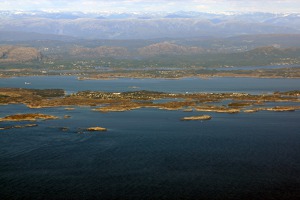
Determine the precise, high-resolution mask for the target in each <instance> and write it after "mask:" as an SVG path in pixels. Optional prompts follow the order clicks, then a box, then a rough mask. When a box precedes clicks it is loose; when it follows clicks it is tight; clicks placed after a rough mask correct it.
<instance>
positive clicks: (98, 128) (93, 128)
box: [86, 126, 107, 131]
mask: <svg viewBox="0 0 300 200" xmlns="http://www.w3.org/2000/svg"><path fill="white" fill-rule="evenodd" d="M86 130H87V131H107V128H103V127H100V126H97V127H90V128H87V129H86Z"/></svg>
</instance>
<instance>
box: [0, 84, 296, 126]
mask: <svg viewBox="0 0 300 200" xmlns="http://www.w3.org/2000/svg"><path fill="white" fill-rule="evenodd" d="M299 97H300V91H288V92H274V93H269V94H247V93H188V94H187V93H165V92H156V91H145V90H141V91H130V92H100V91H79V92H76V93H73V94H68V95H66V94H65V92H64V90H61V89H47V90H37V89H22V88H0V105H1V104H2V105H8V104H24V105H26V106H27V107H29V108H46V107H61V106H65V107H66V108H67V109H69V108H73V107H74V106H91V107H92V109H93V110H94V111H99V112H124V111H130V110H135V109H141V108H157V109H163V110H171V111H172V110H181V111H190V112H195V111H196V112H216V113H230V114H231V113H239V112H245V113H251V112H257V111H274V112H279V111H294V110H299V109H300V99H299ZM159 100H162V101H159ZM223 102H224V103H223ZM225 102H226V103H225ZM283 102H284V103H285V105H284V106H282V103H283ZM269 103H272V104H270V105H272V106H270V105H268V104H269ZM72 106H73V107H72ZM69 117H70V116H68V115H65V116H64V118H69ZM37 119H56V117H55V116H49V115H43V114H37V113H35V114H19V115H13V116H7V117H4V118H1V119H0V121H18V120H37Z"/></svg>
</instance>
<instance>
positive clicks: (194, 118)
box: [181, 115, 212, 121]
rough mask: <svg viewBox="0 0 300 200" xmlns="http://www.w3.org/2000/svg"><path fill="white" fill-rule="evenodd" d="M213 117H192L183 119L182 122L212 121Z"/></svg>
mask: <svg viewBox="0 0 300 200" xmlns="http://www.w3.org/2000/svg"><path fill="white" fill-rule="evenodd" d="M211 118H212V117H211V116H209V115H200V116H191V117H183V118H182V119H181V120H182V121H191V120H210V119H211Z"/></svg>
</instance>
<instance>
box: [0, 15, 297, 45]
mask: <svg viewBox="0 0 300 200" xmlns="http://www.w3.org/2000/svg"><path fill="white" fill-rule="evenodd" d="M0 31H13V32H35V33H41V34H57V35H68V36H73V37H79V38H93V39H94V38H96V39H151V38H194V37H201V36H213V37H229V36H236V35H247V34H298V33H300V15H299V14H274V13H202V12H185V11H184V12H183V11H182V12H175V13H163V12H157V13H142V12H141V13H138V12H136V13H109V12H102V13H84V12H56V11H47V12H46V11H31V12H29V11H0Z"/></svg>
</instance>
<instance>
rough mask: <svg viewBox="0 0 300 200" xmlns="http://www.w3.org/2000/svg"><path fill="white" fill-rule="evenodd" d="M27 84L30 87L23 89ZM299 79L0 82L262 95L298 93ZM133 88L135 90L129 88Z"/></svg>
mask: <svg viewBox="0 0 300 200" xmlns="http://www.w3.org/2000/svg"><path fill="white" fill-rule="evenodd" d="M25 82H28V83H31V84H28V85H25V84H24V83H25ZM299 85H300V79H271V78H268V79H261V78H212V79H199V78H185V79H178V80H166V79H128V78H124V79H115V80H85V81H78V80H77V78H76V77H74V76H69V77H66V76H47V77H39V76H36V77H34V76H30V77H15V78H5V79H0V86H1V87H18V88H19V87H20V88H35V89H47V88H50V89H53V88H60V89H64V90H66V91H67V92H69V93H70V92H76V91H82V90H92V91H93V90H94V91H110V92H124V91H130V90H150V91H160V92H247V93H262V92H274V91H288V90H297V89H299ZM132 87H134V88H132Z"/></svg>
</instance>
